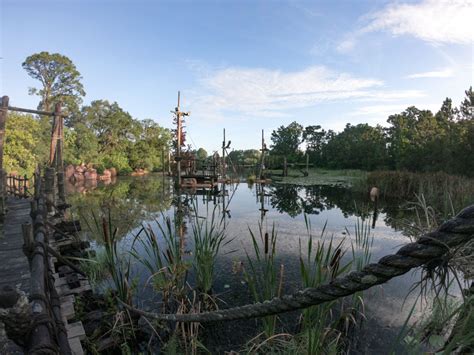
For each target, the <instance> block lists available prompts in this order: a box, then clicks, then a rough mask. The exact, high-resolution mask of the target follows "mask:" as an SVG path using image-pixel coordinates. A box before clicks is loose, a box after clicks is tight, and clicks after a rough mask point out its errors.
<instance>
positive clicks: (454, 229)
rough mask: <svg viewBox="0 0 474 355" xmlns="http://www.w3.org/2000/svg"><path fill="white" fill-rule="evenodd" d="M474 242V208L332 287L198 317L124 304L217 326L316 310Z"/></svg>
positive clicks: (174, 318)
mask: <svg viewBox="0 0 474 355" xmlns="http://www.w3.org/2000/svg"><path fill="white" fill-rule="evenodd" d="M470 240H474V205H472V206H470V207H467V208H465V209H464V210H463V211H461V212H460V213H459V214H458V215H457V216H456V217H454V218H452V219H450V220H448V221H446V222H445V223H443V224H442V225H441V226H440V227H439V228H438V229H437V230H436V231H434V232H431V233H428V234H425V235H424V236H422V237H421V238H420V239H418V241H416V242H414V243H409V244H407V245H405V246H403V247H402V248H400V249H399V250H398V252H397V253H396V254H394V255H387V256H385V257H383V258H382V259H380V260H379V262H378V263H375V264H369V265H367V266H365V267H364V268H363V269H362V270H361V271H353V272H351V273H349V274H348V275H346V276H344V277H340V278H336V279H334V280H333V281H331V282H330V283H328V284H324V285H321V286H318V287H315V288H306V289H304V290H302V291H298V292H296V293H294V294H292V295H288V296H282V297H280V298H273V299H272V300H269V301H265V302H262V303H254V304H248V305H245V306H241V307H234V308H229V309H223V310H219V311H214V312H205V313H196V314H158V313H152V312H146V311H142V310H139V309H136V308H134V307H131V306H129V305H127V304H125V303H123V302H121V301H120V300H119V301H120V302H121V303H122V304H123V305H124V306H125V307H126V308H127V309H129V310H130V311H132V312H134V313H136V314H139V315H142V316H144V317H149V318H154V319H158V320H167V321H176V322H200V323H205V322H216V321H228V320H236V319H245V318H255V317H264V316H269V315H274V314H279V313H284V312H289V311H294V310H297V309H302V308H307V307H310V306H315V305H318V304H321V303H324V302H329V301H333V300H336V299H338V298H340V297H345V296H349V295H351V294H353V293H355V292H358V291H363V290H366V289H368V288H371V287H373V286H375V285H379V284H383V283H385V282H387V281H388V280H390V279H392V278H394V277H396V276H400V275H403V274H405V273H407V272H408V271H410V270H411V269H413V268H416V267H419V266H422V265H424V264H428V265H429V264H431V263H434V262H436V261H439V259H440V258H442V257H443V256H444V254H445V253H446V252H447V251H449V250H450V249H451V248H455V247H458V246H460V245H462V244H464V243H466V242H468V241H470Z"/></svg>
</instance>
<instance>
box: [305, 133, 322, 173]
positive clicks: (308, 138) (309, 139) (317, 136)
mask: <svg viewBox="0 0 474 355" xmlns="http://www.w3.org/2000/svg"><path fill="white" fill-rule="evenodd" d="M325 137H326V131H325V130H324V129H321V126H319V125H316V126H307V127H306V128H305V129H304V131H303V141H305V142H306V153H307V154H308V155H309V157H310V159H311V161H312V162H314V163H315V164H316V165H322V163H323V162H322V150H323V146H324V144H325V142H326V141H325Z"/></svg>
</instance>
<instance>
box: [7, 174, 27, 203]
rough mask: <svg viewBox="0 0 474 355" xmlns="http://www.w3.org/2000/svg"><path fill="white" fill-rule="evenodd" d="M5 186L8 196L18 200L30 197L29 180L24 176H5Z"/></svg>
mask: <svg viewBox="0 0 474 355" xmlns="http://www.w3.org/2000/svg"><path fill="white" fill-rule="evenodd" d="M5 186H6V192H7V194H8V195H11V196H15V197H18V198H29V197H30V196H31V193H30V179H29V178H28V177H27V176H26V175H25V176H19V175H7V176H6V184H5Z"/></svg>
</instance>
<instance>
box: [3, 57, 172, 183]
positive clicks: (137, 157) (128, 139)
mask: <svg viewBox="0 0 474 355" xmlns="http://www.w3.org/2000/svg"><path fill="white" fill-rule="evenodd" d="M22 66H23V68H24V69H25V70H26V72H27V73H28V75H29V76H31V77H32V78H33V79H36V80H38V81H39V82H40V86H39V87H38V88H30V89H29V93H30V94H31V95H37V96H39V99H40V100H39V104H38V110H44V111H52V109H53V108H54V106H55V104H56V103H58V102H60V103H61V104H62V106H63V110H65V112H66V113H67V118H66V120H65V126H66V127H65V130H64V136H65V137H64V148H65V149H64V160H65V163H66V164H80V163H84V164H91V165H93V166H94V167H95V168H97V170H98V171H99V172H100V171H101V170H103V169H105V168H109V167H115V168H116V169H117V170H118V171H119V173H122V174H123V173H128V172H130V171H132V170H135V169H147V170H150V171H153V170H161V169H162V168H163V166H164V164H165V161H166V159H167V152H168V150H169V149H170V148H171V136H172V132H171V131H170V130H169V129H166V128H163V127H161V126H160V125H159V124H158V123H156V122H155V121H153V120H151V119H144V120H141V119H137V118H134V117H132V116H131V115H130V114H129V113H128V112H126V111H125V110H124V109H123V108H121V107H120V105H119V104H118V103H117V102H109V101H108V100H94V101H92V102H91V103H90V104H89V105H82V101H83V98H84V96H85V94H86V93H85V90H84V87H83V85H82V77H81V74H80V73H79V71H78V70H77V68H76V66H75V65H74V63H73V62H72V61H71V60H70V59H69V58H68V57H66V56H64V55H61V54H58V53H53V54H51V53H48V52H41V53H36V54H33V55H31V56H29V57H28V58H26V60H25V62H24V63H23V64H22ZM5 136H6V137H5V138H6V142H5V152H4V166H5V168H6V169H7V170H8V171H17V172H18V173H20V174H25V173H26V174H31V172H32V171H33V170H34V168H35V166H36V165H37V164H45V163H46V162H47V159H48V154H49V142H50V139H51V117H49V116H39V117H38V116H33V115H28V114H19V113H15V112H9V114H8V119H7V127H6V135H5ZM163 151H165V152H166V154H165V159H162V156H163Z"/></svg>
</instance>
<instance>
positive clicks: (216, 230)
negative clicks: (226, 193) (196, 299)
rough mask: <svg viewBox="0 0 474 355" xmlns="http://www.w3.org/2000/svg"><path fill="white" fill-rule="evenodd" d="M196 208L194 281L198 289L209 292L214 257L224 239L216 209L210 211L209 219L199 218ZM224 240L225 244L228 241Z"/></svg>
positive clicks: (212, 276) (214, 261)
mask: <svg viewBox="0 0 474 355" xmlns="http://www.w3.org/2000/svg"><path fill="white" fill-rule="evenodd" d="M197 213H198V212H197V209H196V215H195V221H196V222H195V223H193V240H194V262H193V267H194V270H195V272H196V283H197V287H198V289H199V290H201V291H202V292H203V293H209V292H210V291H211V290H212V284H213V282H214V266H215V263H216V258H217V256H218V254H219V250H220V249H221V246H222V243H224V240H225V233H224V229H223V225H222V220H221V222H220V223H218V222H217V220H216V209H215V208H214V210H213V211H212V215H211V218H210V220H208V219H207V218H206V219H204V220H201V221H200V220H199V217H198V214H197ZM229 242H230V241H228V242H226V243H225V244H227V243H229Z"/></svg>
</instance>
